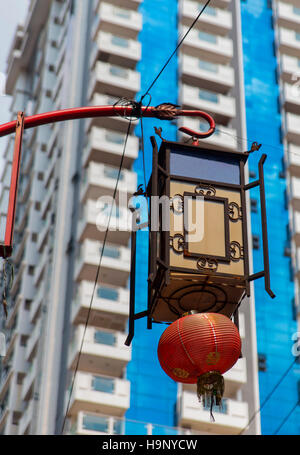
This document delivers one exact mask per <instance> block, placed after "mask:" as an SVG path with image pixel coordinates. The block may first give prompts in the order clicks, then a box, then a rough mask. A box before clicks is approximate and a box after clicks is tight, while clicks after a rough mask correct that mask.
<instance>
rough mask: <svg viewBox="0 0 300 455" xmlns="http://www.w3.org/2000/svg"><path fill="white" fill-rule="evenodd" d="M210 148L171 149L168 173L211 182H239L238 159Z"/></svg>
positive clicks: (236, 183) (235, 183)
mask: <svg viewBox="0 0 300 455" xmlns="http://www.w3.org/2000/svg"><path fill="white" fill-rule="evenodd" d="M223 155H224V156H220V155H216V154H214V153H213V152H212V151H210V150H199V151H198V150H197V151H188V150H184V149H181V150H172V151H171V156H170V173H171V175H179V176H184V177H189V178H194V179H199V180H201V179H203V180H206V181H207V180H209V181H212V182H221V183H231V184H234V185H239V184H240V159H239V158H238V157H237V158H235V157H233V156H229V155H228V156H226V154H223Z"/></svg>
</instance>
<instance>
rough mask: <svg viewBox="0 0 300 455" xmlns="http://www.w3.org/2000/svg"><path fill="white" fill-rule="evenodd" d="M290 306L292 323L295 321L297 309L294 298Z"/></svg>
mask: <svg viewBox="0 0 300 455" xmlns="http://www.w3.org/2000/svg"><path fill="white" fill-rule="evenodd" d="M291 304H292V315H293V321H297V313H298V308H297V305H296V301H295V297H293V298H292V300H291Z"/></svg>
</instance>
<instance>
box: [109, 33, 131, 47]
mask: <svg viewBox="0 0 300 455" xmlns="http://www.w3.org/2000/svg"><path fill="white" fill-rule="evenodd" d="M111 44H114V45H115V46H120V47H129V40H128V39H126V38H121V37H120V36H115V35H113V36H112V37H111Z"/></svg>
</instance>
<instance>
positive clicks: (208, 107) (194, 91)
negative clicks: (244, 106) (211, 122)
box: [181, 84, 235, 123]
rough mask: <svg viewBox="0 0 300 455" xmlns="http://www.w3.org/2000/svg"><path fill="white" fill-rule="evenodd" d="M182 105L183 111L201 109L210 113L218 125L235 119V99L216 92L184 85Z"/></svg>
mask: <svg viewBox="0 0 300 455" xmlns="http://www.w3.org/2000/svg"><path fill="white" fill-rule="evenodd" d="M181 104H182V107H183V109H185V108H187V109H200V110H203V111H208V112H210V113H211V114H212V115H213V117H214V119H215V121H216V123H226V122H228V121H229V120H231V119H232V118H234V117H235V99H234V98H232V97H231V96H223V95H219V94H218V93H215V92H210V91H208V90H203V89H199V88H197V87H191V86H189V85H185V84H183V85H182V91H181Z"/></svg>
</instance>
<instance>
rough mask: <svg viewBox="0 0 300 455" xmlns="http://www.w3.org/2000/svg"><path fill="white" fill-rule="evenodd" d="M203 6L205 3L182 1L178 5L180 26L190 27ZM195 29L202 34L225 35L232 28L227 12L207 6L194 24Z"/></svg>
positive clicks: (229, 15)
mask: <svg viewBox="0 0 300 455" xmlns="http://www.w3.org/2000/svg"><path fill="white" fill-rule="evenodd" d="M204 4H205V2H204V3H200V2H196V1H191V0H182V1H181V5H180V6H181V8H180V9H181V11H180V13H181V22H182V24H184V25H186V26H190V24H191V23H192V22H193V20H194V19H195V17H196V16H197V15H198V14H199V11H200V9H202V8H203V6H204ZM214 6H215V5H214ZM195 27H196V28H199V29H200V30H203V31H204V32H209V33H216V34H218V35H227V34H228V33H229V31H230V30H231V28H232V16H231V13H230V12H229V11H225V10H221V9H218V8H214V7H211V6H207V7H206V9H205V10H204V11H203V13H202V14H201V16H200V17H199V19H198V21H197V22H196V24H195Z"/></svg>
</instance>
